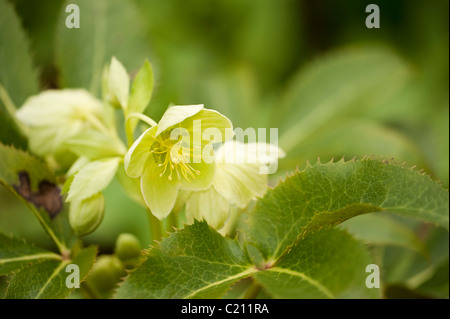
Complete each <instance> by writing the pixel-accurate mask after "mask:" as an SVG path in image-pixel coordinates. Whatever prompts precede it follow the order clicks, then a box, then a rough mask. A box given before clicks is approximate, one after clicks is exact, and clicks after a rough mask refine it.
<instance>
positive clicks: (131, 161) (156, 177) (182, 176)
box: [124, 105, 232, 219]
mask: <svg viewBox="0 0 450 319" xmlns="http://www.w3.org/2000/svg"><path fill="white" fill-rule="evenodd" d="M211 130H213V131H214V130H215V131H214V132H215V133H216V134H210V133H211V132H212V131H211ZM231 132H232V124H231V122H230V120H229V119H228V118H226V117H225V116H223V115H222V114H220V113H219V112H217V111H214V110H209V109H205V108H203V105H188V106H172V107H170V108H169V109H168V110H167V111H166V113H165V114H164V115H163V117H162V118H161V121H160V122H159V123H158V124H157V125H155V126H153V127H151V128H149V129H147V130H146V131H145V132H144V133H143V134H142V135H141V136H140V137H139V138H138V139H137V140H136V141H135V142H134V144H133V145H132V146H131V148H130V149H129V150H128V152H127V154H126V155H125V160H124V167H125V171H126V173H127V174H128V176H130V177H132V178H140V186H141V193H142V195H143V198H144V200H145V202H146V204H147V206H148V207H149V208H150V210H151V212H152V213H153V214H154V215H155V216H156V217H157V218H159V219H162V218H164V217H166V216H167V215H168V214H169V213H170V212H171V211H172V209H173V207H174V205H175V202H176V199H177V196H178V193H179V190H190V191H199V190H206V189H208V188H209V187H210V186H211V184H212V181H213V178H214V173H215V163H214V157H213V156H214V154H213V150H212V147H209V148H208V146H210V145H211V144H212V143H217V142H223V141H224V140H225V139H227V137H232V136H227V135H230V133H231ZM186 137H187V138H188V139H187V141H186V139H185V138H186ZM205 150H208V152H205Z"/></svg>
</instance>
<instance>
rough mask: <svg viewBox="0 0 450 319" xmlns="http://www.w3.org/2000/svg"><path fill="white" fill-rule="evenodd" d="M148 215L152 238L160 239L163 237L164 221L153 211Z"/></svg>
mask: <svg viewBox="0 0 450 319" xmlns="http://www.w3.org/2000/svg"><path fill="white" fill-rule="evenodd" d="M147 215H148V223H149V226H150V232H151V237H152V240H160V239H161V237H162V222H161V221H160V220H159V219H158V218H156V217H155V216H154V215H153V214H152V212H151V211H148V212H147Z"/></svg>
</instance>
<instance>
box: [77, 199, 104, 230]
mask: <svg viewBox="0 0 450 319" xmlns="http://www.w3.org/2000/svg"><path fill="white" fill-rule="evenodd" d="M104 213H105V199H104V197H103V194H102V193H97V194H95V195H92V196H91V197H88V198H85V199H82V200H77V201H72V203H71V204H70V209H69V222H70V226H71V227H72V229H73V230H74V231H75V233H76V234H77V235H79V236H84V235H87V234H90V233H92V232H93V231H94V230H96V229H97V227H98V226H99V225H100V224H101V222H102V220H103V215H104Z"/></svg>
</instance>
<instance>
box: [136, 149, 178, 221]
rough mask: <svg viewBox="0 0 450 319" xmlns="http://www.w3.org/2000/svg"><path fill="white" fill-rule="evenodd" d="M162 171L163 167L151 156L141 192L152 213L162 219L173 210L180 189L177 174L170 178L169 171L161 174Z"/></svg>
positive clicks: (142, 177)
mask: <svg viewBox="0 0 450 319" xmlns="http://www.w3.org/2000/svg"><path fill="white" fill-rule="evenodd" d="M161 172H162V168H161V167H159V166H158V164H157V163H156V162H155V160H154V158H153V156H149V157H148V159H147V161H146V163H145V170H144V173H143V174H142V176H141V192H142V196H143V197H144V200H145V203H146V204H147V206H148V208H150V210H151V212H152V214H153V215H155V216H156V217H157V218H158V219H160V220H161V219H163V218H165V217H166V216H167V215H169V214H170V212H171V211H172V209H173V207H174V205H175V201H176V200H177V196H178V189H179V184H178V178H177V177H176V174H175V176H174V178H173V179H172V180H169V179H168V178H167V177H168V172H166V173H165V174H164V175H163V176H160V174H161Z"/></svg>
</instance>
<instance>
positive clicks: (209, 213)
mask: <svg viewBox="0 0 450 319" xmlns="http://www.w3.org/2000/svg"><path fill="white" fill-rule="evenodd" d="M229 213H230V205H229V204H228V202H227V201H226V199H225V198H223V196H221V195H220V194H219V193H218V192H217V191H216V190H215V189H214V187H210V188H209V189H208V190H206V191H202V192H193V193H192V194H191V196H190V197H189V199H188V201H187V203H186V218H187V220H188V222H189V223H193V222H194V219H197V220H202V219H203V218H204V219H205V220H206V221H207V223H208V225H210V226H211V227H213V228H215V229H220V228H222V227H223V226H224V225H225V223H226V221H227V220H228V217H229Z"/></svg>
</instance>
